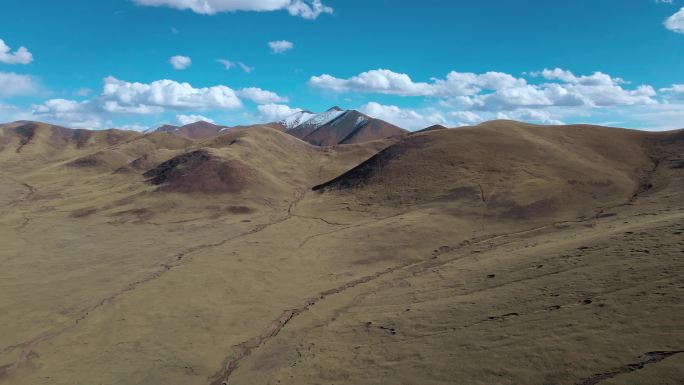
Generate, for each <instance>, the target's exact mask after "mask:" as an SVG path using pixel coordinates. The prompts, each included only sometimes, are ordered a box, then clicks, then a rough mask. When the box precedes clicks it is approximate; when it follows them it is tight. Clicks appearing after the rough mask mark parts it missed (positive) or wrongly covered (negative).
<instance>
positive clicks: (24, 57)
mask: <svg viewBox="0 0 684 385" xmlns="http://www.w3.org/2000/svg"><path fill="white" fill-rule="evenodd" d="M32 61H33V54H31V52H29V50H28V49H26V47H19V49H17V50H16V51H14V52H12V49H11V48H10V47H9V46H8V45H7V44H6V43H5V41H4V40H2V39H0V63H5V64H29V63H31V62H32Z"/></svg>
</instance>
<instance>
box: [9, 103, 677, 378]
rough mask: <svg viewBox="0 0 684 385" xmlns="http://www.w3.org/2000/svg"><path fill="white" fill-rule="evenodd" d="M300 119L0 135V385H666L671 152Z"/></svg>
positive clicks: (673, 368)
mask: <svg viewBox="0 0 684 385" xmlns="http://www.w3.org/2000/svg"><path fill="white" fill-rule="evenodd" d="M307 114H308V113H302V114H300V116H299V117H293V118H292V119H290V120H288V121H289V122H291V124H289V125H286V126H283V125H282V124H281V125H280V127H277V126H273V125H270V126H264V125H258V126H250V127H237V128H232V129H230V130H223V131H221V130H219V131H217V132H215V133H214V134H210V133H211V132H212V131H213V130H215V128H212V127H210V126H207V125H204V124H200V125H198V126H199V127H198V128H196V129H188V130H185V131H184V133H182V134H181V133H179V132H178V131H177V129H176V128H168V129H164V130H161V131H158V132H152V133H138V132H131V131H120V130H106V131H86V130H73V129H68V128H64V127H59V126H54V125H50V124H44V123H38V122H15V123H11V124H8V125H0V244H1V245H2V247H0V265H1V266H2V269H0V278H1V279H0V282H2V284H1V285H2V290H0V309H2V314H3V316H1V317H0V318H1V319H2V322H0V384H4V383H7V384H12V385H28V384H31V385H33V384H37V383H38V384H40V383H49V384H51V385H52V384H54V385H73V384H90V383H92V382H93V381H95V382H97V383H106V384H114V383H126V384H131V385H149V384H162V383H163V384H167V385H195V384H196V385H214V384H215V385H220V384H224V383H228V384H253V385H258V384H264V385H266V384H283V385H285V384H292V385H302V384H319V383H330V384H332V383H334V384H348V385H357V384H421V385H441V384H450V383H453V381H454V379H458V381H460V382H462V383H467V384H473V385H480V384H481V385H490V384H497V385H498V384H530V385H543V384H569V385H577V384H583V385H586V384H596V383H597V382H601V381H605V383H606V385H607V384H609V383H613V384H618V383H630V384H640V383H653V382H654V381H655V382H657V383H663V384H677V383H678V381H679V379H681V378H684V369H682V368H684V365H682V363H683V362H684V361H683V360H684V353H682V351H683V350H684V335H682V333H681V332H680V329H681V325H680V324H681V322H680V319H682V317H684V313H683V310H682V300H681V298H683V296H682V288H683V287H684V286H683V284H684V282H683V281H682V276H684V259H683V258H682V255H683V254H682V253H683V252H684V238H682V233H683V232H684V226H683V225H682V224H683V223H684V204H683V203H682V202H684V131H671V132H662V133H650V132H642V131H634V130H624V129H616V128H606V127H597V126H588V125H573V126H535V125H529V124H524V123H519V122H512V121H494V122H487V123H483V124H481V125H479V126H474V127H466V128H459V129H447V128H444V127H433V128H432V129H428V130H423V131H421V132H417V133H412V134H410V135H409V134H403V133H401V132H399V131H393V130H390V131H393V132H396V133H397V134H392V135H389V137H386V138H384V139H378V136H376V135H375V134H374V131H373V130H374V129H375V128H374V127H377V130H378V131H379V132H384V133H387V132H389V131H385V130H384V127H385V126H384V125H383V123H382V122H377V123H374V122H372V121H369V122H366V123H365V124H363V125H361V126H360V125H359V124H356V125H354V122H357V121H361V119H366V118H365V117H364V116H362V115H358V113H356V112H354V111H338V110H336V109H333V110H331V111H329V112H327V113H325V114H322V115H320V116H319V115H315V114H311V115H312V116H308V115H307ZM314 116H317V118H316V120H313V121H311V119H313V117H314ZM307 121H311V122H310V125H309V126H306V125H305V123H306V122H307ZM336 122H337V123H336ZM314 123H315V124H314ZM374 124H378V126H374ZM293 130H296V131H294V133H298V135H300V136H302V137H303V138H305V139H306V138H308V140H301V139H299V138H297V137H296V136H295V135H294V134H293ZM321 130H322V131H321ZM205 133H206V136H205ZM380 136H384V134H383V135H380ZM370 139H378V140H370ZM357 140H358V141H359V142H362V143H356V142H355V141H357ZM309 141H311V142H314V143H315V144H316V145H314V144H312V143H310V142H309ZM338 143H343V145H338ZM318 144H321V145H323V146H319V145H318ZM455 363H457V364H455Z"/></svg>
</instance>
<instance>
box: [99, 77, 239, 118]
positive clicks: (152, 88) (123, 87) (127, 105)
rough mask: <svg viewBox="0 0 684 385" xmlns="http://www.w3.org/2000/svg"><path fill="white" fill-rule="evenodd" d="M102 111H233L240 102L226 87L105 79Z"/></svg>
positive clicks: (174, 82) (168, 81)
mask: <svg viewBox="0 0 684 385" xmlns="http://www.w3.org/2000/svg"><path fill="white" fill-rule="evenodd" d="M101 99H102V101H103V102H104V103H103V104H104V109H105V110H107V111H109V112H118V113H154V112H161V111H162V110H163V109H165V108H169V109H180V110H182V109H210V108H221V109H236V108H240V107H242V102H241V101H240V98H239V97H238V96H237V94H236V93H235V91H234V90H233V89H231V88H229V87H227V86H223V85H219V86H214V87H205V88H195V87H193V86H192V85H190V84H189V83H179V82H176V81H173V80H166V79H164V80H157V81H154V82H152V83H147V84H146V83H130V82H125V81H121V80H118V79H116V78H114V77H111V76H110V77H107V78H106V79H105V85H104V90H103V92H102V95H101Z"/></svg>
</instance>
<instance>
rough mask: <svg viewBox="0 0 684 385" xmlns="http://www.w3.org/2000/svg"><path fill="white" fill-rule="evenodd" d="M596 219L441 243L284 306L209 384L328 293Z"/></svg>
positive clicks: (224, 381)
mask: <svg viewBox="0 0 684 385" xmlns="http://www.w3.org/2000/svg"><path fill="white" fill-rule="evenodd" d="M595 219H596V218H593V217H592V218H589V219H584V220H576V221H564V222H554V223H552V224H547V225H543V226H538V227H534V228H530V229H525V230H520V231H516V232H511V233H506V234H496V235H492V236H488V237H483V238H479V239H473V240H472V241H466V242H464V243H461V244H460V245H458V246H454V247H450V246H442V247H440V248H439V249H437V251H436V252H434V253H433V254H432V256H431V258H430V259H427V260H421V261H418V262H407V263H404V264H401V265H397V266H393V267H390V268H387V269H385V270H382V271H379V272H376V273H374V274H371V275H367V276H364V277H361V278H358V279H356V280H353V281H350V282H347V283H345V284H343V285H341V286H338V287H335V288H332V289H328V290H325V291H323V292H320V293H318V294H317V295H316V296H314V297H311V298H309V299H307V300H306V301H304V302H303V303H302V304H301V305H299V306H297V307H294V308H291V309H286V310H284V311H283V312H282V313H281V315H280V316H279V317H278V318H276V319H275V320H274V321H273V322H271V323H270V324H269V325H268V326H267V327H266V329H265V330H264V332H262V333H261V334H259V335H258V336H256V337H253V338H251V339H249V340H247V341H244V342H242V343H240V344H238V345H235V346H234V347H233V352H232V353H231V354H230V355H229V356H228V358H226V359H225V360H224V363H223V365H222V367H223V369H222V370H220V371H219V372H218V373H216V374H215V375H214V376H213V377H211V378H210V381H211V382H210V384H211V385H228V384H229V382H228V380H229V378H230V376H231V375H232V373H233V372H234V371H235V370H236V369H237V368H238V367H239V364H240V362H241V361H243V360H244V359H246V358H247V357H249V356H250V355H251V354H252V352H254V351H255V350H256V349H258V348H259V347H261V346H263V345H264V344H266V343H267V342H268V341H269V340H270V339H272V338H273V337H275V336H277V335H278V334H279V333H280V332H281V331H282V330H283V329H284V328H285V326H287V324H288V323H289V322H290V321H292V320H293V319H294V318H296V317H297V316H298V315H300V314H302V313H304V312H306V311H307V310H309V309H310V308H311V307H313V306H315V305H316V304H318V303H319V302H321V301H323V300H325V299H326V297H328V296H332V295H334V294H339V293H342V292H344V291H346V290H348V289H352V288H354V287H357V286H359V285H362V284H365V283H369V282H371V281H374V280H377V279H379V278H382V277H385V276H387V275H390V274H392V273H395V272H397V271H400V270H412V271H416V270H418V271H423V270H426V269H430V268H434V267H437V266H441V265H445V264H448V263H452V262H455V261H456V260H458V259H462V258H467V257H469V256H472V255H473V254H474V251H473V250H471V249H473V248H475V247H476V246H480V245H483V244H489V247H495V246H496V247H498V246H503V245H505V244H508V243H511V242H514V241H515V240H517V238H516V237H520V236H526V235H529V234H533V233H535V232H539V231H544V230H548V229H554V230H558V231H562V227H563V226H564V225H570V224H578V223H585V222H589V221H593V220H595ZM496 241H500V242H499V243H498V244H496V245H494V244H493V242H496ZM454 251H461V252H459V253H457V254H456V255H455V256H453V257H450V258H442V259H440V257H441V256H444V255H446V254H450V253H453V252H454Z"/></svg>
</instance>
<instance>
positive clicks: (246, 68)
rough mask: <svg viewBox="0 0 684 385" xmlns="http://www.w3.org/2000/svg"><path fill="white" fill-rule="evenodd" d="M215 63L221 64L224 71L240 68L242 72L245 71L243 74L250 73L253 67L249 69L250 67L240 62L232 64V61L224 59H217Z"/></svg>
mask: <svg viewBox="0 0 684 385" xmlns="http://www.w3.org/2000/svg"><path fill="white" fill-rule="evenodd" d="M216 61H217V62H219V63H221V65H223V67H224V68H225V69H226V70H230V69H231V68H233V67H236V66H237V67H240V68H241V69H242V70H243V71H245V72H246V73H248V74H249V73H252V71H254V67H250V66H248V65H247V64H245V63H243V62H241V61H239V62H233V61H230V60H226V59H218V60H216Z"/></svg>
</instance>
